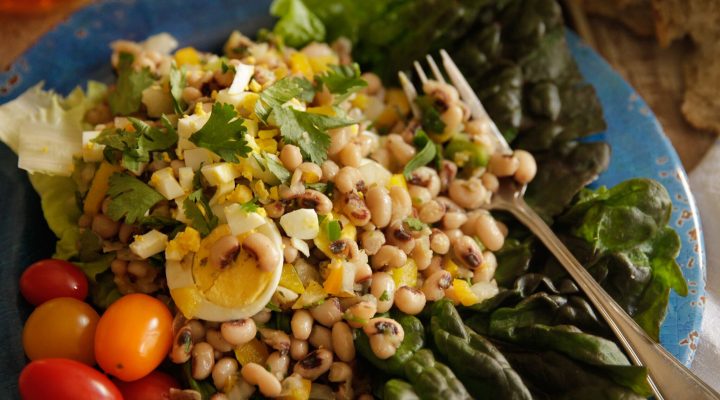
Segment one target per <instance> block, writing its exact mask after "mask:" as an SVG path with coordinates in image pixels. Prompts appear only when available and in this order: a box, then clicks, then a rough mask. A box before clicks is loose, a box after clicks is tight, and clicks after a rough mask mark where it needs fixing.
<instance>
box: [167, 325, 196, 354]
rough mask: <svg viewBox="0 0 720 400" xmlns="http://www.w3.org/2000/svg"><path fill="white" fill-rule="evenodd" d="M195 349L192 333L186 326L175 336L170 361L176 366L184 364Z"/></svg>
mask: <svg viewBox="0 0 720 400" xmlns="http://www.w3.org/2000/svg"><path fill="white" fill-rule="evenodd" d="M192 348H193V341H192V331H191V330H190V328H189V327H188V326H187V325H186V326H183V327H182V328H180V330H178V332H177V333H176V334H175V339H174V340H173V345H172V349H171V350H170V361H172V362H174V363H175V364H182V363H184V362H186V361H187V360H189V359H190V356H191V352H192Z"/></svg>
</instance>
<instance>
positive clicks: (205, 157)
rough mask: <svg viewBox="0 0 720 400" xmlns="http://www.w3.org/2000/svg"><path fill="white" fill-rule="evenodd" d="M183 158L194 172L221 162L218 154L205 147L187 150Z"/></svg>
mask: <svg viewBox="0 0 720 400" xmlns="http://www.w3.org/2000/svg"><path fill="white" fill-rule="evenodd" d="M183 156H184V158H185V166H187V167H190V168H192V170H193V171H197V170H199V169H200V167H202V166H203V165H209V164H212V163H214V162H217V161H218V160H220V157H219V156H218V155H217V154H215V153H213V152H212V151H210V150H208V149H206V148H203V147H198V148H195V149H190V150H185V152H184V153H183Z"/></svg>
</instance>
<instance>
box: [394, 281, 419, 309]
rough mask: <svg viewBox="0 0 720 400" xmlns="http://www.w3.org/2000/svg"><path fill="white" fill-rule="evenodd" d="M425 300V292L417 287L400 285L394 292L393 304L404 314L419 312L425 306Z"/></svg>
mask: <svg viewBox="0 0 720 400" xmlns="http://www.w3.org/2000/svg"><path fill="white" fill-rule="evenodd" d="M425 301H426V300H425V294H424V293H423V292H422V291H421V290H420V289H417V288H413V287H410V286H401V287H400V289H398V290H397V292H395V306H396V307H397V308H398V309H399V310H400V311H402V312H404V313H405V314H409V315H416V314H419V313H420V312H421V311H422V310H423V308H425Z"/></svg>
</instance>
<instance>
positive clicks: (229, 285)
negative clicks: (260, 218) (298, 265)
mask: <svg viewBox="0 0 720 400" xmlns="http://www.w3.org/2000/svg"><path fill="white" fill-rule="evenodd" d="M255 232H257V233H259V234H261V235H265V236H266V237H267V238H268V239H270V242H271V243H272V246H273V248H274V251H277V252H278V253H279V254H280V255H282V239H281V236H280V232H278V229H277V227H276V226H275V223H274V222H273V221H272V220H270V219H265V223H264V224H262V225H261V226H259V227H257V228H256V230H255ZM228 235H232V231H231V230H230V227H229V226H228V225H219V226H218V227H217V228H215V229H214V230H213V231H212V232H211V233H210V234H209V235H208V236H207V237H205V238H204V239H202V241H201V242H200V247H199V249H198V251H197V252H195V253H194V255H193V256H192V257H191V256H187V257H184V258H183V260H182V261H176V260H167V263H166V268H165V274H166V277H167V283H168V288H169V289H170V295H171V296H172V298H173V301H174V302H175V305H176V306H177V307H178V309H179V310H180V311H181V312H182V313H183V315H184V316H185V317H186V318H198V319H204V320H207V321H230V320H235V319H243V318H249V317H251V316H253V315H255V314H257V313H258V312H260V311H261V310H262V309H263V308H264V307H265V306H266V305H267V303H268V302H269V301H270V299H271V298H272V296H273V294H274V293H275V291H276V290H277V287H278V283H279V282H280V277H281V275H282V271H283V265H282V261H283V260H282V256H280V257H278V258H277V265H276V266H275V267H274V268H273V269H272V270H271V271H264V270H261V269H260V268H258V267H257V260H256V259H255V257H254V256H253V255H251V254H250V253H249V252H248V251H246V250H244V249H242V247H241V250H240V252H239V253H238V255H237V256H235V258H234V260H233V262H231V263H230V264H229V265H224V266H218V265H214V264H212V263H210V262H208V259H209V256H210V252H211V249H212V248H213V245H214V244H215V243H216V242H217V241H218V240H220V239H221V238H223V237H226V236H228ZM238 240H239V241H240V242H241V243H242V237H241V236H240V237H238Z"/></svg>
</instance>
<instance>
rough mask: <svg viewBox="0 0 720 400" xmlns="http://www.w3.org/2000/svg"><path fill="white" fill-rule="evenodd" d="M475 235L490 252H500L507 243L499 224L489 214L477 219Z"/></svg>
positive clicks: (481, 215)
mask: <svg viewBox="0 0 720 400" xmlns="http://www.w3.org/2000/svg"><path fill="white" fill-rule="evenodd" d="M475 234H476V235H477V236H478V238H479V239H480V241H481V242H482V244H483V246H485V248H487V249H488V250H490V251H498V250H500V249H501V248H502V247H503V244H504V243H505V236H504V235H503V234H502V232H501V231H500V228H499V227H498V224H497V222H495V218H493V217H492V215H490V213H488V212H483V213H481V214H480V215H479V216H478V217H477V219H476V221H475ZM471 268H472V267H471Z"/></svg>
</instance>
